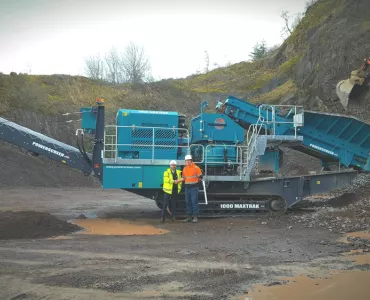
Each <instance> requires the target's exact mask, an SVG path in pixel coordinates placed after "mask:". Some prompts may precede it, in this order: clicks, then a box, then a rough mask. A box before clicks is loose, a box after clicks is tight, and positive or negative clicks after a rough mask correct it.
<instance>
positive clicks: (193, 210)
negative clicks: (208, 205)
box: [185, 184, 199, 216]
mask: <svg viewBox="0 0 370 300" xmlns="http://www.w3.org/2000/svg"><path fill="white" fill-rule="evenodd" d="M198 194H199V187H198V184H194V185H193V184H192V185H186V184H185V199H186V208H187V215H188V216H195V215H198V214H199V207H198Z"/></svg>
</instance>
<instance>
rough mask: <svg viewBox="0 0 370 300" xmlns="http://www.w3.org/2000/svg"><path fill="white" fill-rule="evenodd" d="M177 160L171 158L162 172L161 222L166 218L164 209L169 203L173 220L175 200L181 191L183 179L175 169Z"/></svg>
mask: <svg viewBox="0 0 370 300" xmlns="http://www.w3.org/2000/svg"><path fill="white" fill-rule="evenodd" d="M176 166H177V162H176V161H175V160H171V162H170V167H169V168H168V169H167V170H166V171H164V173H163V191H164V199H163V207H162V214H161V222H164V221H165V219H166V210H167V207H168V205H169V204H170V212H171V214H172V220H173V221H175V219H176V218H175V215H176V202H177V196H178V194H179V193H180V191H181V187H182V182H183V179H182V177H181V171H180V170H177V169H176Z"/></svg>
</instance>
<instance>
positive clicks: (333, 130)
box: [217, 97, 370, 171]
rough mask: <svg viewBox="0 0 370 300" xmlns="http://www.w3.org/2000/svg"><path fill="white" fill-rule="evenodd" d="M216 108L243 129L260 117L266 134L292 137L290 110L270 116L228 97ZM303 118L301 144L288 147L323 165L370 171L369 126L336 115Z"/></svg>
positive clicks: (313, 114) (265, 108)
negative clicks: (318, 160)
mask: <svg viewBox="0 0 370 300" xmlns="http://www.w3.org/2000/svg"><path fill="white" fill-rule="evenodd" d="M261 107H263V108H262V109H261ZM217 108H218V110H219V111H221V112H222V113H224V114H226V115H228V116H229V117H231V118H232V119H233V120H234V121H235V122H237V123H238V124H239V125H240V126H242V127H244V128H246V129H247V128H248V127H249V126H250V125H251V124H256V123H257V121H258V119H259V118H260V117H262V118H263V119H264V120H265V121H266V120H267V121H268V122H267V123H266V128H267V130H268V131H270V132H271V131H272V130H274V131H275V134H277V135H294V132H295V128H294V127H293V116H294V112H292V111H285V112H283V111H281V110H280V111H279V110H276V111H275V115H274V116H272V113H271V111H272V110H271V109H270V107H269V106H260V105H256V104H252V103H249V102H246V101H243V100H241V99H238V98H235V97H229V98H228V99H227V100H226V101H225V103H224V104H222V105H218V107H217ZM271 108H272V106H271ZM303 116H304V126H303V127H299V128H297V134H299V135H301V136H303V142H302V143H301V144H300V145H298V146H297V145H292V146H290V148H292V149H296V150H298V151H300V152H303V153H306V154H308V155H310V156H313V157H316V158H319V159H321V160H322V162H323V164H330V163H334V162H335V163H339V162H340V164H341V165H344V166H347V167H352V168H356V169H360V170H363V171H370V161H369V156H370V125H369V124H367V123H364V122H362V121H360V120H358V119H356V118H354V117H351V116H345V115H339V114H329V113H320V112H312V111H305V112H304V114H303ZM272 120H274V122H271V121H272ZM273 123H274V125H273Z"/></svg>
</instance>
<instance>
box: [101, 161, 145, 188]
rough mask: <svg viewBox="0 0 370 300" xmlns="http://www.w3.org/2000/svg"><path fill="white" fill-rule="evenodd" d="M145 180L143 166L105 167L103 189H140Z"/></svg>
mask: <svg viewBox="0 0 370 300" xmlns="http://www.w3.org/2000/svg"><path fill="white" fill-rule="evenodd" d="M142 179H143V167H142V166H122V165H104V167H103V188H105V189H121V188H140V186H141V184H142V181H143V180H142Z"/></svg>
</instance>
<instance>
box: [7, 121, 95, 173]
mask: <svg viewBox="0 0 370 300" xmlns="http://www.w3.org/2000/svg"><path fill="white" fill-rule="evenodd" d="M0 139H1V140H4V141H6V142H8V143H10V144H14V145H17V146H19V147H22V148H24V149H27V150H29V151H31V152H33V153H36V154H40V155H42V156H45V157H48V158H50V159H52V160H55V161H58V162H60V163H63V164H66V165H68V166H70V167H72V168H75V169H79V170H81V171H82V172H84V173H86V174H90V173H91V171H92V167H91V165H90V163H89V162H88V161H86V159H85V158H84V156H83V155H82V154H81V153H80V151H79V150H78V149H77V148H75V147H72V146H70V145H68V144H64V143H62V142H59V141H57V140H55V139H52V138H50V137H48V136H46V135H43V134H41V133H38V132H35V131H33V130H31V129H28V128H26V127H23V126H20V125H18V124H16V123H13V122H10V121H8V120H6V119H3V118H0Z"/></svg>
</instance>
